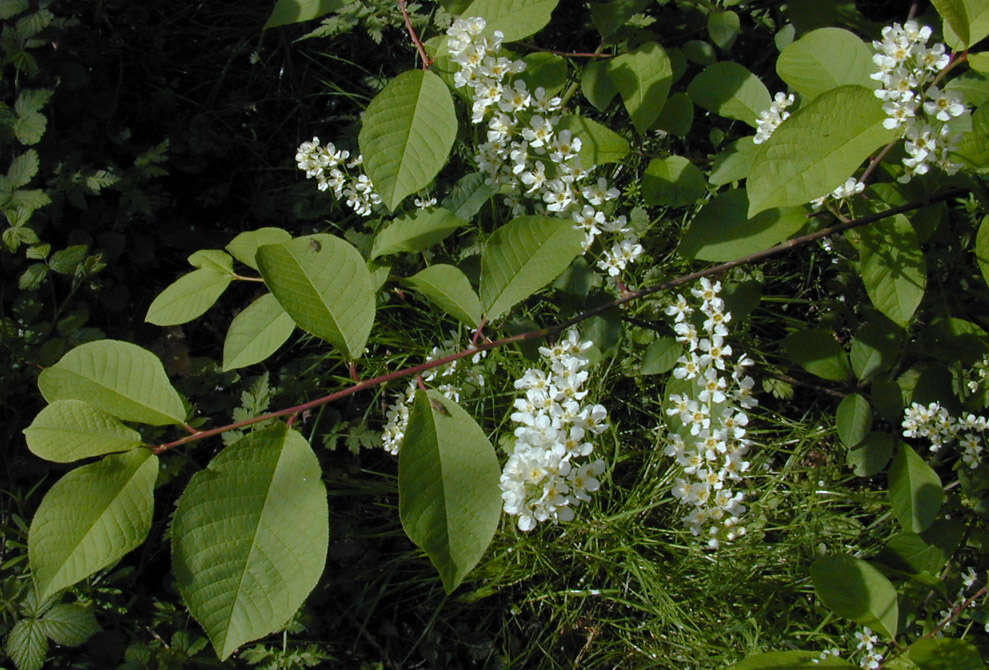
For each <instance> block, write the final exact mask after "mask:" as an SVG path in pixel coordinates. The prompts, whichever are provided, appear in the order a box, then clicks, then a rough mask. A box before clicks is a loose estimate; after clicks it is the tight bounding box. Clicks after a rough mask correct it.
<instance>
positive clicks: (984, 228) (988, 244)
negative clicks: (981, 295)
mask: <svg viewBox="0 0 989 670" xmlns="http://www.w3.org/2000/svg"><path fill="white" fill-rule="evenodd" d="M975 261H976V262H977V263H978V264H979V271H980V272H981V273H982V278H983V279H984V280H985V281H986V284H989V216H985V217H983V218H982V223H980V224H979V232H978V234H977V235H976V236H975Z"/></svg>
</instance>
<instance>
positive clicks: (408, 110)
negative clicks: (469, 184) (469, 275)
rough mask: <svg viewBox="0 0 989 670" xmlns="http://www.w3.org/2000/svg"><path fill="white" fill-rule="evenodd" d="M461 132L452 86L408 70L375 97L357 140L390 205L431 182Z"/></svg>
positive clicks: (370, 174)
mask: <svg viewBox="0 0 989 670" xmlns="http://www.w3.org/2000/svg"><path fill="white" fill-rule="evenodd" d="M456 136H457V115H456V113H455V112H454V109H453V98H451V97H450V89H448V88H447V87H446V84H444V83H443V80H441V79H440V78H439V76H438V75H436V74H434V73H433V72H429V71H426V70H410V71H408V72H403V73H402V74H400V75H398V76H397V77H395V78H394V79H392V80H391V81H390V82H388V85H387V86H385V88H384V89H383V90H382V91H381V92H380V93H378V94H377V95H376V96H374V99H373V100H372V101H371V104H369V105H368V106H367V110H365V112H364V119H363V121H362V123H361V131H360V134H359V135H358V137H357V142H358V144H359V145H360V149H361V154H362V155H363V156H364V169H365V170H366V171H367V175H368V177H370V178H371V182H372V183H373V184H374V190H375V191H376V192H377V193H378V194H379V195H380V196H381V199H382V201H383V202H384V204H385V206H386V207H388V209H390V210H392V211H394V210H395V208H396V207H398V205H399V203H400V202H402V200H403V199H404V198H405V197H406V196H407V195H409V194H411V193H415V192H416V191H421V190H422V189H424V188H425V187H426V186H428V185H429V183H430V182H431V181H432V180H433V177H435V176H436V174H437V173H438V172H439V171H440V168H442V167H443V166H444V165H445V164H446V160H447V157H448V156H449V155H450V149H451V148H452V147H453V140H454V139H455V138H456Z"/></svg>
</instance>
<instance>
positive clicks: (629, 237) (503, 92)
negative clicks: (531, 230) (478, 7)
mask: <svg viewBox="0 0 989 670" xmlns="http://www.w3.org/2000/svg"><path fill="white" fill-rule="evenodd" d="M484 27H485V21H484V19H482V18H468V19H463V18H461V19H457V20H456V21H455V22H454V23H453V25H452V26H451V27H450V29H449V31H448V32H447V34H448V35H449V41H448V48H449V52H450V56H451V58H452V60H453V62H454V63H456V65H457V66H458V68H459V69H458V70H457V71H456V73H455V74H454V82H455V84H456V86H457V87H458V88H462V87H468V88H470V90H471V92H472V98H473V104H472V121H473V122H474V123H475V124H481V123H485V121H486V122H487V131H486V140H487V141H486V142H484V143H482V144H481V145H480V146H478V150H477V155H476V157H475V158H476V161H477V165H478V167H479V168H480V170H481V172H483V173H484V174H485V176H486V178H487V181H488V183H489V184H491V185H492V186H494V187H496V188H498V189H499V190H500V191H501V192H502V194H503V196H504V199H505V202H506V204H508V205H509V206H510V207H511V210H512V214H513V216H519V215H521V214H525V213H526V212H527V211H528V210H527V207H526V201H529V204H530V205H531V209H532V211H534V212H536V213H540V214H542V213H546V212H551V213H553V214H555V215H557V216H561V217H570V218H572V219H573V220H574V221H575V222H576V224H577V225H578V226H579V227H580V228H581V229H582V230H583V231H584V233H585V237H584V250H585V251H587V250H588V249H590V247H591V245H593V244H594V241H595V239H596V238H597V236H598V235H600V234H601V233H602V232H607V233H612V234H614V235H615V236H616V238H617V241H615V242H613V243H612V244H611V246H610V248H608V249H607V250H606V251H605V252H604V253H603V255H602V258H601V259H600V261H599V262H598V266H599V267H600V268H601V269H602V270H604V271H605V272H607V273H608V274H609V275H611V276H612V277H617V276H618V274H619V273H621V272H622V271H623V270H625V268H626V267H627V266H628V264H629V263H631V262H634V261H635V259H636V258H638V257H639V256H640V255H641V254H642V246H641V245H640V244H639V243H638V239H637V237H636V236H635V234H634V233H633V232H632V230H631V229H630V228H629V227H628V226H627V220H626V218H625V217H624V216H611V215H610V214H609V212H610V211H612V210H613V209H614V206H613V205H611V203H612V202H613V201H615V200H616V199H617V198H618V196H619V195H620V192H619V191H618V189H616V188H612V187H611V186H610V185H609V184H608V181H607V180H606V179H605V178H604V177H599V178H597V179H594V178H593V177H592V176H591V174H590V171H588V170H585V169H584V168H582V167H581V162H580V158H579V156H578V154H579V153H580V150H581V146H582V142H581V140H580V138H579V137H576V136H574V135H573V133H572V132H571V131H570V130H567V129H563V128H560V127H559V126H560V119H561V116H560V114H559V113H558V112H559V111H560V109H561V107H562V104H563V103H562V101H561V99H560V98H558V97H555V96H552V95H550V94H549V93H547V92H546V90H545V89H543V88H542V87H537V88H536V89H535V90H529V87H528V85H527V84H526V83H525V81H523V80H522V79H518V78H515V79H511V75H517V74H520V73H521V72H523V71H524V70H525V62H524V61H521V60H515V61H513V60H510V59H508V58H506V57H504V56H499V55H498V53H499V49H500V47H501V39H502V37H501V33H499V32H498V31H495V32H494V34H493V36H492V37H490V38H489V37H486V36H484V35H483V32H484ZM510 79H511V80H510Z"/></svg>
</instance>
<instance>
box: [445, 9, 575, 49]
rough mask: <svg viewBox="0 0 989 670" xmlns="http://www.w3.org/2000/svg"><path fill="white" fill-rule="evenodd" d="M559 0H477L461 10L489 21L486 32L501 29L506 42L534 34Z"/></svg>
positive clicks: (541, 26) (543, 23) (491, 32)
mask: <svg viewBox="0 0 989 670" xmlns="http://www.w3.org/2000/svg"><path fill="white" fill-rule="evenodd" d="M559 1H560V0H474V2H472V3H471V4H470V6H468V7H467V9H465V10H464V11H463V13H462V14H461V15H462V16H480V17H481V18H483V19H484V20H485V21H487V26H486V27H485V29H484V34H486V35H489V36H490V35H493V34H494V31H496V30H499V31H501V33H502V34H503V35H504V36H505V37H504V39H505V41H506V42H514V41H515V40H520V39H522V38H523V37H528V36H529V35H533V34H535V33H537V32H539V31H540V30H542V28H543V26H545V25H546V24H547V23H549V19H550V15H552V13H553V10H554V9H555V8H556V5H557V4H558V3H559Z"/></svg>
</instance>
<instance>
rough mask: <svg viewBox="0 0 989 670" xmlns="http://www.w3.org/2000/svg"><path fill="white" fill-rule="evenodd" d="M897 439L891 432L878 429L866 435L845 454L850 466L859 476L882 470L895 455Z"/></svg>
mask: <svg viewBox="0 0 989 670" xmlns="http://www.w3.org/2000/svg"><path fill="white" fill-rule="evenodd" d="M894 443H895V440H894V439H893V436H892V435H890V434H889V433H883V432H880V431H877V430H874V431H872V432H871V433H869V434H868V435H866V436H865V439H864V440H862V442H861V444H859V445H858V446H857V447H855V448H854V449H849V450H848V453H847V454H846V455H845V462H846V463H847V464H848V467H850V468H852V469H853V470H854V471H855V474H856V475H857V476H859V477H872V476H873V475H877V474H879V473H880V472H882V470H883V468H885V467H886V464H887V463H889V459H890V458H891V457H892V456H893V444H894Z"/></svg>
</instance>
